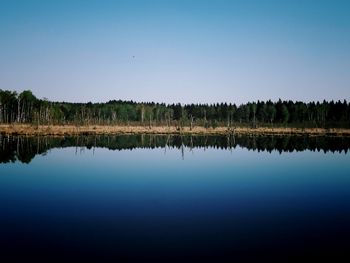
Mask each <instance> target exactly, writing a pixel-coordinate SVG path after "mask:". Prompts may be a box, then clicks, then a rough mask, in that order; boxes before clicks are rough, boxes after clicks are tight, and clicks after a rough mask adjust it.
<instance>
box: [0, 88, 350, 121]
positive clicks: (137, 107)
mask: <svg viewBox="0 0 350 263" xmlns="http://www.w3.org/2000/svg"><path fill="white" fill-rule="evenodd" d="M0 123H7V124H8V123H29V124H35V125H42V124H45V125H55V124H60V125H65V124H74V125H144V126H145V125H147V126H150V127H151V126H170V125H174V126H177V127H183V126H188V127H191V128H192V127H193V126H204V127H213V128H215V127H218V126H225V127H226V126H227V127H236V126H248V127H252V128H254V127H259V126H269V127H271V126H276V127H278V126H282V127H283V126H285V127H301V128H306V127H322V128H350V104H349V103H348V102H347V101H345V100H344V101H336V102H334V101H325V100H324V101H323V102H309V103H305V102H300V101H296V102H294V101H290V100H289V101H282V100H278V101H277V102H272V101H270V100H269V101H257V102H249V103H246V104H241V105H236V104H233V103H220V104H219V103H217V104H186V105H182V104H180V103H177V104H168V105H167V104H164V103H154V102H133V101H121V100H110V101H108V102H106V103H91V102H88V103H69V102H52V101H49V100H47V99H38V98H37V97H36V96H35V95H34V94H33V93H32V92H31V91H30V90H26V91H23V92H21V93H17V92H15V91H8V90H1V89H0Z"/></svg>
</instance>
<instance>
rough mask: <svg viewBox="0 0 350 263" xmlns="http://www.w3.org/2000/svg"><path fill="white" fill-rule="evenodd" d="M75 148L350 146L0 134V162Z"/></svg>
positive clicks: (323, 140) (338, 141) (347, 141)
mask: <svg viewBox="0 0 350 263" xmlns="http://www.w3.org/2000/svg"><path fill="white" fill-rule="evenodd" d="M66 147H76V152H78V149H82V148H84V149H95V148H107V149H109V150H118V151H121V150H133V149H140V148H142V149H144V148H146V149H154V148H164V149H165V150H166V149H169V148H172V149H179V150H181V151H183V150H184V148H187V149H189V150H195V149H207V148H215V149H222V150H234V149H236V148H237V147H241V148H246V149H248V150H253V151H267V152H272V151H278V152H279V153H283V152H294V151H305V150H310V151H323V152H333V153H334V152H344V153H347V152H348V151H349V149H350V137H330V136H311V137H310V136H272V135H271V136H243V135H236V136H233V135H228V136H204V135H203V136H180V135H149V134H148V135H146V134H144V135H114V136H102V135H101V136H75V137H42V136H38V137H24V136H15V137H12V136H7V135H6V136H3V135H0V163H8V162H16V161H20V162H23V163H29V162H30V161H31V160H32V159H33V158H34V157H35V156H36V155H43V154H46V153H47V152H48V151H49V150H50V149H54V148H66Z"/></svg>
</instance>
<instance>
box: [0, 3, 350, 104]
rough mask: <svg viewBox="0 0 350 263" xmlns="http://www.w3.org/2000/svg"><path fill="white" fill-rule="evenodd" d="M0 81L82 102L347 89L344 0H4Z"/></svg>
mask: <svg viewBox="0 0 350 263" xmlns="http://www.w3.org/2000/svg"><path fill="white" fill-rule="evenodd" d="M0 88H1V89H10V90H17V91H22V90H24V89H31V90H32V91H33V92H34V93H35V94H36V95H37V96H38V97H39V98H43V97H47V98H49V99H50V100H58V101H63V100H64V101H81V102H87V101H101V102H102V101H108V100H110V99H128V100H129V99H132V100H136V101H157V102H167V103H169V102H182V103H189V102H209V103H211V102H225V101H227V102H235V103H238V104H239V103H244V102H247V101H252V100H258V99H260V100H267V99H272V100H277V99H278V98H281V99H292V100H303V101H310V100H323V99H327V100H331V99H334V100H338V99H347V100H350V1H345V0H344V1H340V0H329V1H322V0H319V1H314V0H285V1H281V0H275V1H272V0H265V1H264V0H255V1H254V0H242V1H238V0H237V1H234V0H231V1H223V0H212V1H207V0H198V1H196V0H193V1H190V0H188V1H185V0H182V1H181V0H178V1H177V0H174V1H171V0H168V1H166V0H163V1H161V0H158V1H152V0H144V1H142V0H138V1H136V0H124V1H118V0H115V1H112V0H110V1H102V0H94V1H92V0H90V1H89V0H76V1H74V0H60V1H58V0H57V1H41V0H37V1H35V0H22V1H20V0H0Z"/></svg>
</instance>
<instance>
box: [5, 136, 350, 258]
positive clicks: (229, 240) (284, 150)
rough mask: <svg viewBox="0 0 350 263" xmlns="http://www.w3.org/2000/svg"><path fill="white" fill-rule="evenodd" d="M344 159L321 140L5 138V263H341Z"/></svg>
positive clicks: (346, 245) (336, 143)
mask: <svg viewBox="0 0 350 263" xmlns="http://www.w3.org/2000/svg"><path fill="white" fill-rule="evenodd" d="M349 149H350V139H349V138H327V137H266V136H265V137H262V136H260V137H244V136H243V137H236V138H233V137H204V136H202V137H192V138H191V137H179V136H146V135H142V136H141V135H140V136H102V137H70V138H69V137H67V138H22V137H4V136H1V137H0V252H1V253H0V261H1V262H9V261H4V260H2V259H5V258H7V259H8V258H9V257H11V258H12V259H13V260H15V259H22V260H24V259H26V260H33V259H35V260H37V261H46V262H52V261H53V260H57V261H61V260H80V259H89V260H94V261H98V262H105V261H113V262H115V260H121V261H122V262H124V261H136V262H144V261H145V262H155V261H160V262H169V261H178V262H184V261H193V262H195V261H197V260H201V261H212V262H220V261H230V262H232V261H233V260H238V262H240V261H247V260H251V259H254V260H258V261H259V262H261V261H264V260H273V259H274V260H279V261H280V262H285V261H287V260H288V259H289V260H293V259H302V258H305V257H308V258H311V259H315V258H318V257H323V258H325V257H329V259H333V262H334V261H337V260H340V259H341V258H342V259H345V261H347V260H346V259H349V251H350V250H349V249H350V154H348V150H349ZM345 261H344V262H345ZM347 262H348V261H347Z"/></svg>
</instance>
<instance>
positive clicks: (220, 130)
mask: <svg viewBox="0 0 350 263" xmlns="http://www.w3.org/2000/svg"><path fill="white" fill-rule="evenodd" d="M0 133H1V134H3V135H26V136H37V135H40V136H49V135H51V136H65V135H67V136H68V135H112V134H192V135H228V134H246V135H253V134H256V135H259V134H261V135H310V136H322V135H327V136H350V129H335V128H334V129H323V128H305V129H303V128H280V127H279V128H269V127H258V128H248V127H236V128H227V127H217V128H204V127H197V126H195V127H193V128H192V129H191V128H190V127H183V128H178V127H175V126H170V127H167V126H153V127H148V126H120V125H116V126H111V125H109V126H107V125H94V126H74V125H39V126H37V125H26V124H10V125H5V124H3V125H0Z"/></svg>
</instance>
